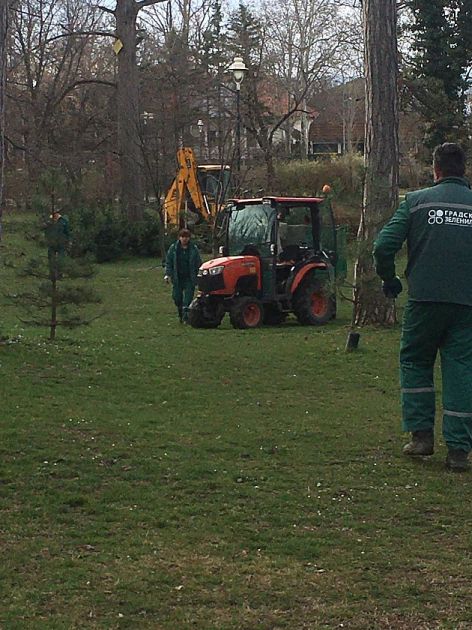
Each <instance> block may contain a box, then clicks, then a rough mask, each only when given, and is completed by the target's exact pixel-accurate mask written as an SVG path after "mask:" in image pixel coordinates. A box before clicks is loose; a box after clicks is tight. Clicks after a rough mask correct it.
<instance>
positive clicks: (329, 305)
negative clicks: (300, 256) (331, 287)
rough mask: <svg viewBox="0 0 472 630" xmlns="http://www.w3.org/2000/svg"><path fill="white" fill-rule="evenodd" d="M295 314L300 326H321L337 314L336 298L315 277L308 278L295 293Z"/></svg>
mask: <svg viewBox="0 0 472 630" xmlns="http://www.w3.org/2000/svg"><path fill="white" fill-rule="evenodd" d="M293 312H294V313H295V315H296V317H297V319H298V321H299V322H300V324H304V325H306V326H321V325H322V324H326V323H327V322H329V320H330V319H333V317H334V316H335V314H336V296H334V295H333V294H332V293H329V292H328V291H327V288H326V286H325V285H324V284H323V283H321V282H320V281H319V280H316V279H315V278H313V277H310V278H307V279H306V280H304V281H303V282H302V284H301V285H300V286H299V287H298V289H297V290H296V291H295V295H294V296H293Z"/></svg>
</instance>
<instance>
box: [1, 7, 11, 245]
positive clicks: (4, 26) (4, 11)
mask: <svg viewBox="0 0 472 630" xmlns="http://www.w3.org/2000/svg"><path fill="white" fill-rule="evenodd" d="M8 4H9V3H8V0H0V240H1V239H2V232H3V229H2V228H3V206H4V202H5V200H4V176H5V91H6V73H7V44H6V38H7V31H8Z"/></svg>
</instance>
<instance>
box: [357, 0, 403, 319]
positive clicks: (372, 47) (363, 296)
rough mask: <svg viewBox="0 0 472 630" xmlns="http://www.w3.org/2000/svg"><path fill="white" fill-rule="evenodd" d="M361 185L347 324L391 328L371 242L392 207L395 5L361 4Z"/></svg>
mask: <svg viewBox="0 0 472 630" xmlns="http://www.w3.org/2000/svg"><path fill="white" fill-rule="evenodd" d="M363 14H364V15H363V19H364V36H365V54H364V62H365V79H366V132H365V133H366V135H365V156H364V157H365V166H366V174H365V184H364V199H363V207H362V214H361V221H360V225H359V231H358V259H357V262H356V265H355V280H354V286H355V288H354V311H353V324H355V325H365V324H391V323H394V321H395V307H394V304H393V303H392V301H391V300H387V299H386V298H385V297H384V296H383V294H382V292H381V289H380V282H379V280H378V278H377V277H376V274H375V271H374V266H373V260H372V249H373V242H374V240H375V238H376V236H377V234H378V232H379V230H380V228H381V227H382V226H383V225H384V223H385V222H386V220H387V219H388V218H389V217H390V216H391V215H392V213H393V211H394V209H395V207H396V205H397V202H398V159H399V155H398V153H399V152H398V106H397V76H398V66H397V30H396V29H397V6H396V0H364V3H363Z"/></svg>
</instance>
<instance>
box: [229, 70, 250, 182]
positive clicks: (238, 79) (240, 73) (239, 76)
mask: <svg viewBox="0 0 472 630" xmlns="http://www.w3.org/2000/svg"><path fill="white" fill-rule="evenodd" d="M228 70H230V71H231V72H232V73H233V79H234V82H235V84H236V178H235V188H236V189H238V188H239V186H240V183H241V83H242V81H243V79H244V74H245V73H246V72H247V70H248V69H247V67H246V64H245V63H244V60H243V58H242V57H235V58H234V59H233V63H232V64H231V65H230V67H229V68H228Z"/></svg>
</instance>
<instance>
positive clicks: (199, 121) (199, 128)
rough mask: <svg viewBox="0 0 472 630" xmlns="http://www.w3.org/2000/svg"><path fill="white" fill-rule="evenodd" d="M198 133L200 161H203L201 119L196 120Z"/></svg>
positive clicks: (202, 123)
mask: <svg viewBox="0 0 472 630" xmlns="http://www.w3.org/2000/svg"><path fill="white" fill-rule="evenodd" d="M197 127H198V133H199V134H200V160H203V146H204V137H203V128H204V127H205V124H204V122H203V120H202V119H201V118H199V119H198V120H197Z"/></svg>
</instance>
